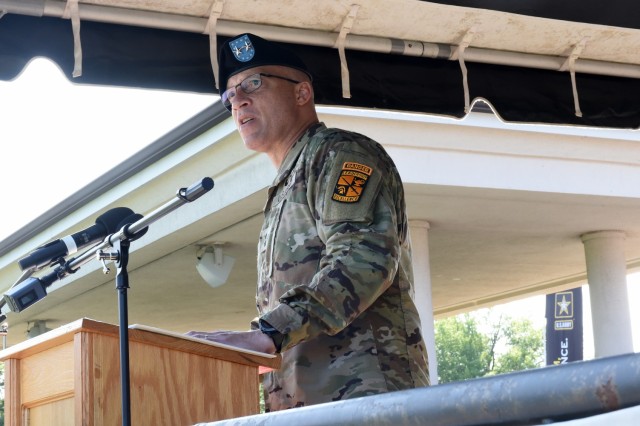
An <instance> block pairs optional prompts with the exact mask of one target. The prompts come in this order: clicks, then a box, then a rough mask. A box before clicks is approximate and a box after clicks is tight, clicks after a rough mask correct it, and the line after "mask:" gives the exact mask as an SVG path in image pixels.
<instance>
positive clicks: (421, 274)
mask: <svg viewBox="0 0 640 426" xmlns="http://www.w3.org/2000/svg"><path fill="white" fill-rule="evenodd" d="M409 232H410V233H411V248H412V257H413V278H414V287H415V302H416V308H417V309H418V313H419V314H420V322H421V323H422V335H423V338H424V342H425V345H426V347H427V355H428V357H429V379H430V381H431V384H432V385H437V384H438V360H437V359H436V338H435V333H434V324H433V299H432V297H431V267H430V265H429V222H427V221H424V220H410V221H409Z"/></svg>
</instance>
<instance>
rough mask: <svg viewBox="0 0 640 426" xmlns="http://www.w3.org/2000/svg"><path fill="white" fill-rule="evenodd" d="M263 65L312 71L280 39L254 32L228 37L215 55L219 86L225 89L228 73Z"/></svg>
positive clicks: (307, 72) (222, 89) (232, 73)
mask: <svg viewBox="0 0 640 426" xmlns="http://www.w3.org/2000/svg"><path fill="white" fill-rule="evenodd" d="M263 65H281V66H284V67H289V68H295V69H297V70H300V71H303V72H305V73H306V74H307V75H308V76H309V78H311V73H310V72H309V70H308V69H307V66H306V65H305V64H304V62H302V59H300V58H299V57H298V55H296V54H295V53H294V52H293V51H291V50H289V49H287V48H286V47H284V46H282V45H281V44H279V43H275V42H272V41H268V40H265V39H263V38H261V37H258V36H257V35H255V34H250V33H246V34H241V35H239V36H236V37H233V38H231V39H229V40H227V41H226V42H225V43H224V44H223V45H222V48H221V49H220V54H219V55H218V80H219V84H218V89H219V90H220V93H222V92H224V91H225V90H227V80H229V77H231V76H233V75H235V74H237V73H239V72H242V71H244V70H247V69H249V68H254V67H260V66H263Z"/></svg>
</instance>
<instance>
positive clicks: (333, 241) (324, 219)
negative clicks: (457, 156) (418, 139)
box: [262, 143, 400, 350]
mask: <svg viewBox="0 0 640 426" xmlns="http://www.w3.org/2000/svg"><path fill="white" fill-rule="evenodd" d="M377 149H380V150H381V148H379V147H376V149H371V148H366V147H363V146H362V145H360V144H353V143H349V144H336V145H335V146H334V148H332V149H329V151H326V148H325V150H323V149H320V150H318V152H317V153H316V156H315V158H313V159H311V161H310V166H309V170H311V172H310V173H311V174H312V175H313V177H312V178H311V179H310V180H309V188H308V193H307V198H308V202H309V205H310V206H311V207H312V208H313V209H314V210H315V211H314V217H316V218H317V219H316V227H317V230H318V235H319V236H320V238H321V239H322V241H323V242H324V244H325V251H324V254H323V256H322V258H321V259H320V265H319V269H318V272H317V274H316V275H315V276H314V277H313V279H312V281H311V282H310V283H309V284H308V285H300V286H297V287H295V288H293V289H291V290H289V291H288V292H287V293H285V294H284V295H283V296H282V297H281V298H280V302H281V303H280V304H279V305H278V306H277V307H276V308H275V309H273V310H272V311H270V312H268V313H266V314H265V315H263V316H262V319H264V320H265V321H267V322H268V323H269V324H271V325H272V326H274V327H275V328H277V329H278V330H280V331H281V332H283V333H285V334H286V337H285V340H284V342H283V350H284V349H287V348H289V347H291V346H294V345H295V344H297V343H299V342H301V341H305V340H308V339H311V338H313V337H315V336H317V335H320V334H322V333H326V334H330V335H333V334H336V333H338V332H340V331H341V330H343V329H344V328H345V327H346V326H348V325H349V324H350V323H351V322H352V321H353V320H354V319H355V318H357V317H358V315H360V314H361V313H362V312H363V311H365V310H366V309H367V308H368V307H369V306H371V305H372V304H373V303H374V302H375V300H376V299H377V298H378V297H379V296H380V295H381V294H382V293H384V292H385V291H386V290H387V289H388V288H389V286H390V285H391V284H392V282H393V280H394V277H395V275H396V272H397V269H398V257H399V252H400V241H399V235H398V226H397V217H396V216H397V214H396V207H395V203H394V198H393V196H392V194H393V191H391V190H390V188H389V185H390V183H393V182H396V181H395V180H394V179H393V176H388V174H389V173H392V168H390V167H389V165H388V164H387V163H386V162H385V161H383V160H382V159H381V158H380V156H379V155H377V152H376V150H377ZM320 165H321V166H320ZM314 170H316V172H314Z"/></svg>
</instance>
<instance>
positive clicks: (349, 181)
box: [331, 161, 373, 203]
mask: <svg viewBox="0 0 640 426" xmlns="http://www.w3.org/2000/svg"><path fill="white" fill-rule="evenodd" d="M372 172H373V169H372V168H371V167H369V166H365V165H364V164H360V163H354V162H350V161H347V162H345V163H344V164H343V165H342V172H341V173H340V176H339V177H338V182H336V186H335V188H334V189H333V195H332V196H331V199H333V200H335V201H339V202H341V203H357V202H358V200H360V196H362V193H363V192H364V188H365V186H366V185H367V180H368V179H369V176H371V173H372Z"/></svg>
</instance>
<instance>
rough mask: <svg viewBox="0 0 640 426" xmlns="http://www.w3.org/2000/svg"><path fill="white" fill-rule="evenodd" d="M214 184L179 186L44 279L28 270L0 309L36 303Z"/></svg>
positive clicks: (0, 302)
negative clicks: (55, 286)
mask: <svg viewBox="0 0 640 426" xmlns="http://www.w3.org/2000/svg"><path fill="white" fill-rule="evenodd" d="M213 185H214V184H213V179H211V178H210V177H205V178H203V179H202V180H200V181H198V182H195V183H194V184H192V185H191V186H189V187H188V188H180V189H179V190H178V191H177V193H176V196H175V197H174V198H173V199H171V200H169V201H168V202H166V203H165V204H163V205H162V206H160V207H158V208H157V209H156V210H154V211H152V212H151V213H149V214H148V215H147V216H145V217H142V218H141V219H139V220H137V221H136V222H134V223H131V224H126V225H124V226H123V227H122V228H121V229H120V230H119V231H117V232H115V233H113V234H111V235H108V236H107V237H106V238H105V239H104V240H103V241H102V242H101V243H98V244H96V245H94V246H92V247H91V248H90V249H88V250H87V251H85V252H84V253H82V254H81V255H79V256H77V257H74V258H71V259H69V260H67V261H66V262H64V263H61V264H59V265H58V266H56V268H55V269H54V270H53V271H52V272H50V273H48V274H46V275H45V276H43V277H42V278H29V276H30V275H31V274H32V273H33V269H31V270H28V271H25V272H24V273H23V275H22V276H21V277H20V279H19V280H18V282H16V283H15V284H14V285H13V286H12V287H11V288H10V289H9V290H7V292H6V293H5V294H4V298H3V299H2V300H0V309H2V308H3V307H4V305H5V304H7V303H8V304H9V307H10V308H11V310H12V311H14V312H20V311H22V310H24V309H26V308H27V307H29V306H31V305H32V304H34V303H35V302H37V301H39V300H40V299H42V298H44V296H45V295H46V293H44V294H43V292H44V289H45V288H46V287H48V286H50V285H51V284H52V283H53V282H55V281H57V280H61V279H63V278H65V277H67V276H68V275H70V274H73V273H75V272H76V271H78V269H80V266H82V265H84V264H85V263H87V262H89V261H90V260H92V259H94V258H99V257H101V253H103V250H104V249H107V248H111V247H114V245H115V244H116V243H118V242H120V241H127V240H129V241H130V240H134V239H136V238H138V237H139V236H141V235H142V234H144V232H146V229H147V228H148V226H149V225H151V224H152V223H154V222H155V221H157V220H158V219H160V218H162V217H164V216H166V215H167V214H169V213H171V212H172V211H174V210H176V209H178V208H179V207H181V206H183V205H184V204H186V203H190V202H192V201H195V200H197V199H198V198H200V197H201V196H202V195H204V194H206V193H207V192H209V191H210V190H211V189H212V188H213ZM137 216H139V215H137ZM139 233H140V234H139ZM32 286H34V287H35V288H36V291H32V290H30V288H31V287H32ZM25 294H28V295H29V297H24V295H25ZM23 297H24V298H23ZM2 317H4V315H0V318H2Z"/></svg>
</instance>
